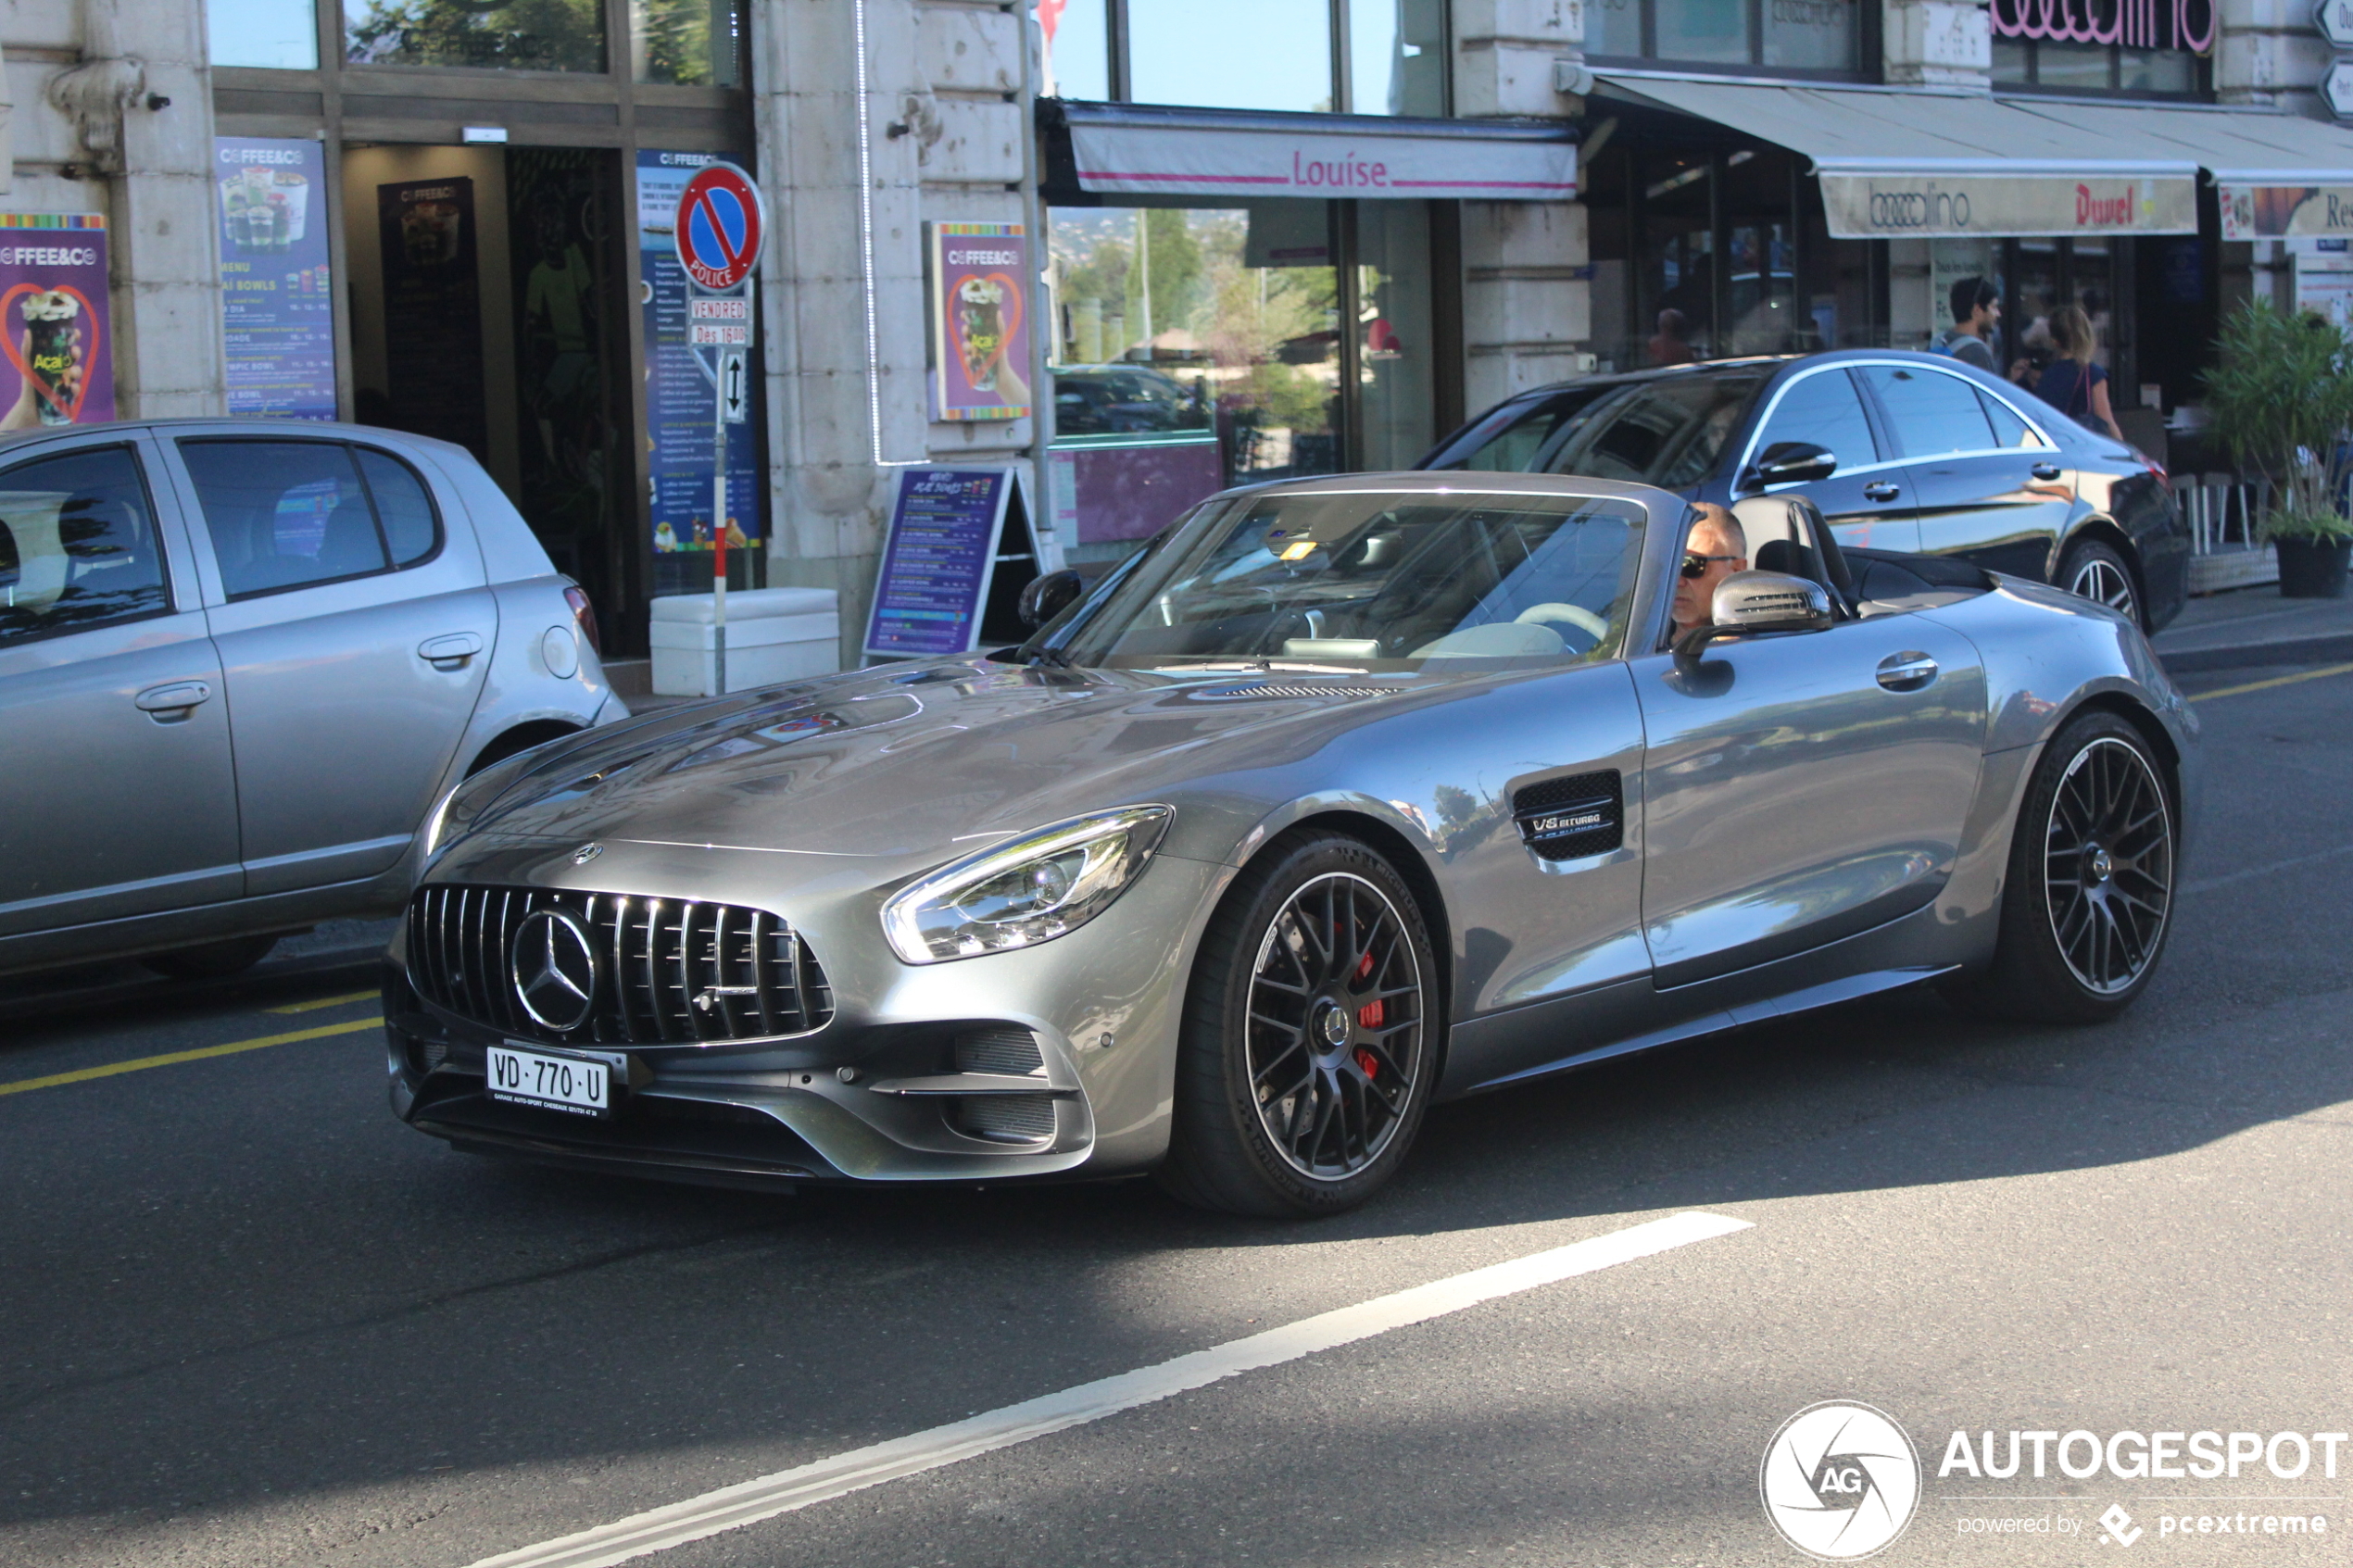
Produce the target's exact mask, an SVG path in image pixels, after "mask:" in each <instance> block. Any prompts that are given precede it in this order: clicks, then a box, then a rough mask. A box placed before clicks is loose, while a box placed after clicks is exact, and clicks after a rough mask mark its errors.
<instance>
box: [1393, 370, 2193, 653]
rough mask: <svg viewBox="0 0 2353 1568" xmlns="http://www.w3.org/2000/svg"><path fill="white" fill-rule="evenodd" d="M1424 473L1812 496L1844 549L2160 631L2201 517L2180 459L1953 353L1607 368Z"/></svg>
mask: <svg viewBox="0 0 2353 1568" xmlns="http://www.w3.org/2000/svg"><path fill="white" fill-rule="evenodd" d="M1416 466H1417V467H1419V468H1424V469H1470V470H1488V471H1524V472H1529V473H1558V474H1581V475H1586V476H1589V477H1592V478H1595V479H1618V480H1630V481H1634V482H1637V483H1645V484H1655V485H1658V486H1661V487H1662V488H1665V489H1667V490H1672V491H1675V492H1677V493H1679V494H1680V495H1684V496H1685V497H1687V498H1689V499H1691V500H1694V501H1716V502H1719V503H1722V504H1724V505H1730V503H1731V502H1733V501H1735V500H1737V499H1740V498H1741V497H1743V496H1747V495H1760V494H1764V493H1767V492H1771V493H1775V494H1780V493H1781V492H1785V491H1788V492H1795V493H1797V494H1799V495H1806V496H1807V497H1809V498H1811V499H1812V500H1813V502H1814V503H1815V505H1817V506H1818V507H1819V508H1821V509H1822V512H1823V514H1824V515H1825V516H1826V517H1828V518H1829V519H1830V521H1831V526H1832V528H1833V529H1834V530H1835V531H1836V533H1837V535H1838V538H1839V540H1840V542H1841V543H1843V544H1845V545H1849V546H1864V547H1868V548H1873V549H1881V550H1905V551H1925V552H1928V553H1931V554H1935V555H1954V556H1960V557H1963V558H1966V559H1968V560H1969V561H1971V562H1974V563H1975V564H1977V565H1979V566H1982V567H1984V568H1987V569H1988V570H1991V571H2004V572H2008V573H2010V574H2011V575H2013V576H2017V577H2024V578H2030V579H2032V580H2033V581H2036V582H2044V583H2057V584H2059V585H2061V586H2063V587H2066V588H2068V589H2070V590H2071V591H2073V592H2075V593H2078V594H2081V595H2082V596H2085V597H2087V598H2094V599H2098V600H2100V601H2101V602H2103V603H2105V604H2107V605H2108V606H2109V607H2110V608H2114V609H2116V610H2119V611H2120V612H2121V613H2123V614H2125V615H2127V616H2130V617H2132V618H2133V620H2135V621H2138V622H2139V623H2140V625H2141V627H2142V629H2143V630H2144V631H2148V632H2154V631H2156V630H2157V629H2158V627H2160V626H2162V625H2164V624H2165V623H2166V622H2167V621H2171V619H2172V618H2173V617H2174V615H2175V614H2176V613H2178V612H2179V611H2180V609H2181V608H2182V601H2183V596H2185V594H2186V593H2187V590H2188V579H2189V558H2190V541H2189V530H2188V527H2187V524H2186V523H2185V522H2184V521H2183V517H2182V512H2181V508H2179V507H2178V506H2176V505H2175V504H2174V500H2173V495H2172V490H2171V486H2170V485H2169V484H2168V483H2167V481H2166V478H2165V474H2164V471H2163V470H2161V469H2159V468H2158V467H2157V466H2156V465H2155V464H2153V463H2151V462H2149V461H2148V459H2147V458H2144V457H2143V456H2142V455H2141V454H2140V453H2138V452H2136V451H2134V450H2133V448H2132V447H2131V446H2129V445H2125V444H2123V443H2122V442H2120V441H2117V440H2114V439H2113V438H2111V437H2109V436H2107V435H2104V434H2099V433H2095V432H2093V431H2090V430H2087V429H2085V428H2084V427H2083V426H2082V425H2080V424H2077V423H2076V422H2075V421H2074V420H2070V419H2069V418H2067V417H2066V416H2065V415H2063V414H2061V413H2059V412H2058V411H2057V409H2055V408H2051V407H2050V406H2049V405H2047V404H2045V403H2044V402H2043V401H2042V400H2041V399H2040V398H2037V397H2035V396H2033V395H2031V394H2029V393H2027V392H2024V391H2021V390H2020V388H2018V387H2015V386H2012V385H2010V384H2009V383H2006V382H2003V381H1999V380H1997V379H1995V378H1994V377H1993V376H1989V375H1986V374H1983V373H1982V372H1981V371H1978V370H1971V369H1970V368H1969V366H1967V365H1964V364H1962V363H1960V362H1959V361H1958V360H1956V359H1950V358H1944V356H1942V355H1934V354H1907V353H1903V352H1900V351H1896V350H1891V349H1848V350H1842V351H1840V352H1837V353H1832V354H1813V355H1806V356H1804V357H1802V358H1798V357H1787V358H1752V359H1728V360H1718V361H1714V362H1711V363H1706V364H1698V365H1678V366H1674V367H1671V368H1668V369H1665V370H1641V371H1635V372H1631V373H1629V374H1625V375H1610V376H1589V377H1586V378H1584V379H1583V380H1580V381H1575V382H1566V383H1559V384H1557V385H1554V386H1547V387H1540V388H1538V389H1537V390H1535V391H1533V392H1526V393H1522V394H1520V395H1517V396H1516V397H1512V398H1510V399H1508V400H1507V401H1505V402H1504V403H1501V404H1499V405H1497V406H1496V407H1495V408H1491V409H1490V410H1488V412H1486V413H1485V414H1482V415H1480V416H1479V417H1478V419H1476V420H1472V421H1471V422H1470V423H1469V424H1467V425H1466V426H1465V427H1464V428H1463V429H1461V430H1460V431H1458V432H1456V433H1454V434H1453V435H1451V436H1449V437H1447V438H1446V439H1445V440H1444V441H1442V442H1441V443H1439V445H1438V446H1437V448H1436V449H1435V450H1433V451H1432V452H1431V453H1430V454H1429V456H1428V457H1426V458H1423V459H1422V461H1421V462H1420V463H1419V464H1417V465H1416Z"/></svg>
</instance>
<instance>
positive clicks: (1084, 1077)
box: [384, 843, 1231, 1186]
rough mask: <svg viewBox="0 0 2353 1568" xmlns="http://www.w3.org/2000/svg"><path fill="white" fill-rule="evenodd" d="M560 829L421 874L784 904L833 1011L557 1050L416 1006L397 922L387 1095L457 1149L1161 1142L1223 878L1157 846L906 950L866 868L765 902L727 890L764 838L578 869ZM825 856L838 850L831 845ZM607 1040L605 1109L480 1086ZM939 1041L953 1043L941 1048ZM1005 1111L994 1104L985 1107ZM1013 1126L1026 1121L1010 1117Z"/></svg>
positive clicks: (739, 1160)
mask: <svg viewBox="0 0 2353 1568" xmlns="http://www.w3.org/2000/svg"><path fill="white" fill-rule="evenodd" d="M572 848H573V846H571V845H569V844H566V845H563V846H551V845H548V844H546V843H536V844H530V845H520V844H510V845H507V846H503V847H496V848H494V849H492V850H490V851H488V852H480V851H477V852H472V853H467V854H462V855H453V856H451V857H449V858H447V859H445V860H444V861H443V862H441V863H439V864H436V866H435V867H434V872H433V877H432V880H434V881H440V880H445V879H446V880H448V881H451V882H464V883H501V884H507V885H514V886H541V887H570V888H576V889H587V888H591V887H593V888H595V889H596V890H598V891H604V892H610V893H621V894H626V895H629V896H632V897H661V898H700V899H722V900H724V901H728V902H732V903H736V904H741V905H749V906H752V907H756V908H761V909H769V910H771V911H772V912H774V914H776V915H777V916H778V917H779V918H781V919H784V920H787V921H790V922H793V924H794V926H795V928H796V929H797V930H799V932H800V933H801V935H802V937H803V939H804V940H806V941H807V942H808V943H809V944H810V947H811V948H812V950H813V951H814V952H815V953H816V954H817V955H818V957H819V958H820V959H821V960H822V961H823V962H824V965H825V968H826V972H827V974H828V976H829V978H830V979H831V982H832V985H833V993H834V1002H835V1013H834V1016H833V1019H832V1021H831V1022H828V1023H826V1024H825V1025H824V1027H822V1028H819V1029H817V1030H815V1031H814V1032H812V1033H811V1034H807V1035H800V1036H798V1037H795V1038H790V1039H776V1040H749V1041H731V1042H726V1043H705V1044H684V1043H674V1044H668V1045H661V1046H647V1045H638V1046H629V1047H620V1046H609V1045H599V1046H595V1047H563V1046H561V1045H560V1044H556V1043H555V1042H552V1041H534V1040H531V1039H529V1038H526V1037H522V1036H515V1035H508V1034H505V1033H503V1032H501V1031H500V1030H498V1029H497V1028H495V1027H491V1026H487V1025H485V1024H484V1023H481V1022H477V1021H475V1020H472V1019H470V1018H467V1017H463V1016H460V1015H459V1014H456V1013H453V1012H450V1011H448V1010H444V1009H441V1008H437V1007H434V1006H433V1005H431V1004H430V1003H428V1002H427V1001H426V1000H425V999H424V998H423V997H421V996H420V995H419V994H418V992H417V991H416V990H415V989H412V988H411V987H410V985H409V981H408V975H407V968H406V958H407V953H406V942H407V933H406V928H405V925H404V927H403V930H402V933H401V935H400V936H398V937H397V938H396V941H395V943H394V946H393V948H392V951H391V953H390V955H389V956H388V960H387V964H386V969H385V973H384V1020H385V1033H386V1044H387V1058H388V1060H387V1068H388V1072H389V1076H390V1091H391V1099H392V1106H393V1110H395V1112H396V1114H398V1115H399V1116H400V1117H401V1118H402V1120H404V1121H406V1122H408V1123H409V1124H410V1125H412V1126H414V1127H416V1128H417V1129H418V1130H420V1131H422V1132H425V1133H429V1134H432V1135H434V1136H436V1137H440V1138H444V1139H446V1140H447V1141H448V1142H449V1143H451V1144H452V1145H454V1146H456V1147H458V1148H464V1149H468V1150H471V1151H476V1152H487V1153H500V1154H507V1155H511V1156H516V1157H520V1158H523V1159H528V1160H540V1161H545V1162H550V1163H557V1164H564V1165H572V1166H577V1167H585V1168H592V1169H600V1170H610V1171H621V1172H626V1173H635V1174H640V1175H647V1176H655V1177H661V1178H665V1179H671V1180H680V1181H689V1182H701V1183H711V1184H718V1185H754V1186H790V1185H798V1184H800V1183H804V1182H903V1181H964V1182H970V1181H990V1182H996V1181H1005V1180H1013V1179H1023V1178H1051V1177H1067V1176H1073V1175H1077V1176H1082V1177H1087V1178H1096V1177H1110V1176H1116V1175H1124V1174H1128V1173H1135V1172H1138V1171H1141V1170H1145V1169H1149V1168H1150V1167H1151V1165H1152V1164H1154V1163H1155V1162H1157V1160H1159V1159H1160V1158H1161V1156H1162V1155H1163V1154H1164V1152H1165V1150H1166V1147H1167V1138H1168V1114H1169V1109H1170V1103H1171V1097H1172V1092H1173V1084H1174V1074H1175V1062H1176V1036H1177V1030H1178V1022H1179V1015H1180V1013H1181V1010H1182V1008H1183V1003H1184V978H1185V976H1186V974H1187V973H1188V972H1189V970H1190V967H1191V963H1192V957H1193V946H1194V943H1195V941H1196V940H1197V938H1198V935H1199V932H1200V928H1201V925H1202V918H1203V916H1204V915H1205V913H1206V911H1207V910H1208V909H1209V908H1210V907H1211V906H1212V905H1213V904H1214V900H1215V897H1216V895H1217V893H1218V892H1219V891H1220V890H1222V887H1223V885H1224V883H1225V881H1226V879H1227V877H1228V876H1229V875H1230V874H1231V872H1229V871H1228V870H1227V868H1223V867H1219V866H1213V865H1208V864H1204V863H1202V862H1200V861H1192V860H1185V859H1178V858H1176V857H1174V856H1168V855H1162V856H1160V857H1157V858H1156V859H1154V861H1153V863H1152V864H1151V867H1149V868H1148V869H1147V870H1146V872H1144V874H1143V876H1142V877H1141V878H1140V879H1139V881H1138V882H1137V884H1136V885H1134V886H1133V887H1131V888H1129V889H1128V890H1127V892H1126V894H1125V895H1124V896H1122V897H1121V898H1120V899H1119V900H1118V902H1116V903H1115V904H1114V905H1113V906H1112V907H1111V908H1110V909H1107V910H1105V911H1104V912H1103V913H1102V914H1101V916H1099V917H1097V918H1096V919H1095V920H1094V921H1092V922H1089V923H1088V924H1087V925H1086V926H1084V927H1082V928H1081V929H1079V930H1078V931H1076V932H1073V933H1072V934H1070V935H1067V936H1063V937H1061V938H1058V939H1056V940H1055V941H1052V942H1050V943H1045V944H1041V945H1040V946H1038V947H1033V948H1029V949H1026V950H1024V951H1018V952H1008V953H997V954H990V955H988V956H986V957H981V958H975V959H965V960H958V961H955V962H951V963H944V964H933V965H921V966H913V965H907V964H903V963H901V962H900V961H899V960H898V959H897V958H896V957H895V956H893V955H892V954H891V953H890V951H889V949H888V947H887V945H886V944H885V942H884V940H883V936H882V931H881V927H880V925H879V923H878V921H877V918H876V915H875V909H876V908H877V906H878V904H879V901H880V897H881V892H880V891H879V890H875V889H874V888H871V887H867V888H860V889H856V890H854V891H849V890H842V891H837V892H835V893H833V894H831V895H827V894H825V893H824V892H823V891H822V890H820V889H816V888H812V887H811V886H808V885H804V886H802V887H801V888H799V889H795V890H790V891H787V892H786V893H785V895H784V896H782V897H777V896H774V895H773V893H771V892H769V891H768V890H763V889H761V888H759V887H757V886H756V885H749V882H750V879H749V878H748V877H747V876H746V874H745V868H746V865H747V862H749V863H750V864H751V866H752V868H753V872H754V874H755V875H756V874H757V873H758V872H761V871H766V870H772V869H773V868H774V864H775V862H774V859H771V858H769V857H751V856H743V855H735V854H731V853H730V852H728V851H725V850H714V849H702V848H682V847H678V846H674V845H663V846H655V845H633V844H609V845H608V846H607V847H606V851H605V853H604V856H603V858H602V859H598V860H597V861H596V862H595V864H594V865H593V867H591V868H589V869H590V870H591V871H593V872H594V873H595V875H594V876H593V877H591V876H589V875H587V874H585V872H583V871H582V870H581V869H580V868H577V867H574V866H573V864H572V857H571V850H572ZM837 864H838V862H837ZM992 1032H993V1033H995V1034H997V1035H1000V1037H1001V1036H1002V1035H1003V1034H1004V1033H1005V1032H1018V1033H1020V1034H1026V1036H1027V1037H1028V1038H1029V1039H1031V1040H1034V1042H1035V1044H1036V1054H1037V1057H1038V1065H1037V1067H1036V1068H1035V1069H1034V1070H1033V1071H1031V1072H1030V1073H1027V1074H1026V1075H1024V1076H1021V1077H1013V1076H1010V1075H1007V1074H1004V1073H985V1072H973V1071H964V1072H959V1071H958V1069H959V1065H960V1062H961V1063H962V1065H963V1066H964V1067H965V1068H967V1069H969V1068H971V1066H972V1065H973V1064H972V1061H971V1060H970V1059H969V1058H970V1042H971V1041H972V1040H973V1039H975V1037H977V1036H978V1035H984V1034H990V1033H992ZM509 1041H511V1042H512V1043H513V1044H515V1045H516V1046H518V1047H522V1048H525V1049H529V1048H534V1047H537V1048H542V1049H546V1048H550V1047H553V1048H556V1049H559V1050H561V1049H565V1048H576V1049H580V1048H585V1049H591V1050H594V1051H595V1052H596V1053H598V1054H599V1055H610V1056H612V1057H615V1058H617V1059H618V1060H617V1061H616V1066H617V1071H616V1072H615V1073H614V1106H613V1113H612V1115H611V1116H610V1118H606V1119H591V1118H586V1117H577V1116H572V1115H567V1114H565V1113H563V1112H560V1111H551V1110H535V1109H533V1108H529V1107H523V1106H518V1105H512V1104H508V1103H504V1102H501V1101H497V1100H494V1099H492V1098H490V1096H489V1094H488V1093H487V1090H486V1085H485V1081H484V1062H485V1053H486V1049H487V1047H489V1046H491V1045H494V1044H500V1043H507V1042H509ZM960 1042H961V1043H960ZM1006 1112H1011V1114H1006ZM1016 1134H1026V1135H1020V1136H1017V1135H1016Z"/></svg>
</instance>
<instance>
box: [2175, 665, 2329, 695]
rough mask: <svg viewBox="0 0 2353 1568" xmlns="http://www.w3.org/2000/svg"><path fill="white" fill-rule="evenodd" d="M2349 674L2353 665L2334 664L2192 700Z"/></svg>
mask: <svg viewBox="0 0 2353 1568" xmlns="http://www.w3.org/2000/svg"><path fill="white" fill-rule="evenodd" d="M2347 673H2353V664H2332V665H2330V666H2328V668H2326V669H2324V670H2306V671H2301V672H2299V673H2297V674H2294V675H2274V676H2272V677H2271V679H2270V680H2268V681H2249V682H2248V683H2247V684H2245V685H2243V686H2224V687H2222V688H2221V690H2220V691H2211V692H2200V693H2198V694H2197V696H2194V697H2192V698H2190V700H2191V701H2192V702H2204V701H2206V700H2207V699H2208V698H2209V697H2218V696H2245V695H2246V694H2247V693H2248V692H2266V691H2270V690H2271V688H2272V687H2273V686H2292V685H2294V684H2296V682H2298V681H2317V680H2319V679H2320V678H2321V677H2322V676H2323V675H2343V674H2347Z"/></svg>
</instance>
